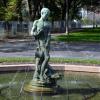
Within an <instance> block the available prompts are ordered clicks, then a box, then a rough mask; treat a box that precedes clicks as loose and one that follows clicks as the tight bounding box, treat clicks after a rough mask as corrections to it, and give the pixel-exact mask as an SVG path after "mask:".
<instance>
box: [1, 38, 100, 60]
mask: <svg viewBox="0 0 100 100" xmlns="http://www.w3.org/2000/svg"><path fill="white" fill-rule="evenodd" d="M35 48H36V43H35V42H34V41H32V40H31V41H25V40H21V41H14V40H9V41H8V42H0V57H33V56H34V52H35ZM50 56H51V57H62V58H79V59H100V43H78V42H77V43H67V42H53V43H51V51H50Z"/></svg>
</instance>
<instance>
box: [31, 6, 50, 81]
mask: <svg viewBox="0 0 100 100" xmlns="http://www.w3.org/2000/svg"><path fill="white" fill-rule="evenodd" d="M49 14H50V10H49V9H48V8H43V9H42V10H41V18H40V19H39V20H35V21H34V23H33V27H32V31H31V35H33V36H34V37H35V40H36V41H37V50H36V53H35V58H36V70H35V73H34V77H33V78H35V79H38V80H41V81H46V80H47V78H48V77H50V75H49V74H50V73H48V71H49V72H50V71H51V69H50V67H49V65H48V61H49V59H50V55H49V50H50V38H51V35H50V31H51V24H50V22H49V21H48V16H49Z"/></svg>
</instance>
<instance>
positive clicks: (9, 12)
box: [5, 0, 17, 21]
mask: <svg viewBox="0 0 100 100" xmlns="http://www.w3.org/2000/svg"><path fill="white" fill-rule="evenodd" d="M16 6H17V0H9V1H8V3H7V8H6V13H5V20H6V21H9V20H15V19H16V17H17V14H16V9H17V8H16Z"/></svg>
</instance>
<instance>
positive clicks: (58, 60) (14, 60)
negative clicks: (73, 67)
mask: <svg viewBox="0 0 100 100" xmlns="http://www.w3.org/2000/svg"><path fill="white" fill-rule="evenodd" d="M49 62H50V63H59V64H61V63H69V64H83V65H100V60H97V59H75V58H70V59H68V58H51V59H50V61H49ZM0 63H1V64H8V63H13V64H15V63H35V59H34V58H32V57H20V58H19V57H5V58H0Z"/></svg>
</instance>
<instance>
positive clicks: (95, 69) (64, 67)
mask: <svg viewBox="0 0 100 100" xmlns="http://www.w3.org/2000/svg"><path fill="white" fill-rule="evenodd" d="M50 65H51V66H52V68H53V69H55V70H60V71H73V72H89V73H100V66H85V65H71V64H50ZM34 69H35V64H17V65H16V64H15V65H0V72H3V71H17V70H21V71H24V70H34Z"/></svg>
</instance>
